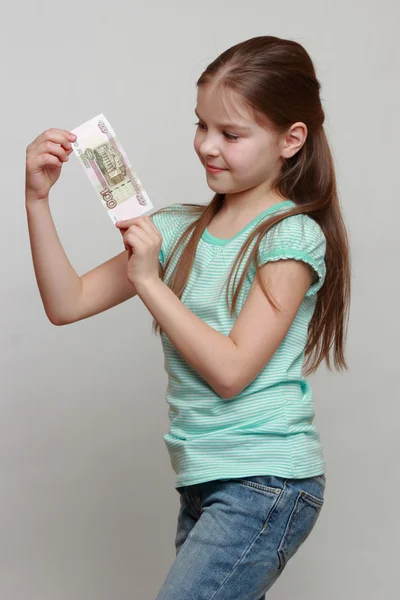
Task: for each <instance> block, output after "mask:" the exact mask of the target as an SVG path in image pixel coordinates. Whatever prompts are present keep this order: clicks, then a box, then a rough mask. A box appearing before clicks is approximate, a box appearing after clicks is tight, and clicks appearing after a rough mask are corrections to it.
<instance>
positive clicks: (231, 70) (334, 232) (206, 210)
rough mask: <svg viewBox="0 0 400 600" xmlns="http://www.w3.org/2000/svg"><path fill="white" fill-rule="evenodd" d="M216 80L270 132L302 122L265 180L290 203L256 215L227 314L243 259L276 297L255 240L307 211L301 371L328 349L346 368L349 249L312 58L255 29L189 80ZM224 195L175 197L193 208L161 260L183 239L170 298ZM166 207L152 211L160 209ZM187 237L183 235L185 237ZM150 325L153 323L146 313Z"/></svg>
mask: <svg viewBox="0 0 400 600" xmlns="http://www.w3.org/2000/svg"><path fill="white" fill-rule="evenodd" d="M214 81H216V82H217V84H218V85H219V86H222V87H223V89H228V90H231V91H234V92H236V93H237V94H239V95H240V96H241V98H242V100H243V101H244V103H245V104H246V106H247V107H248V108H249V109H250V110H251V111H252V112H253V114H254V116H255V119H257V120H258V119H259V118H261V119H263V118H265V117H266V118H267V119H268V121H269V123H270V124H271V126H272V127H273V128H274V129H275V131H276V132H277V133H278V134H281V133H284V132H285V131H287V130H288V129H289V128H290V126H291V125H292V124H293V123H295V122H297V121H301V122H303V123H305V125H306V126H307V130H308V134H307V138H306V141H305V143H304V144H303V146H302V147H301V148H300V150H299V151H298V152H296V153H295V154H294V156H292V157H290V158H288V159H284V164H283V167H282V169H281V171H280V173H279V175H278V176H277V177H276V179H275V180H274V181H273V183H272V189H273V190H275V191H276V192H277V194H278V195H279V196H281V197H282V199H290V200H292V201H293V202H295V204H296V206H295V207H293V208H292V209H290V210H286V211H285V212H284V214H282V213H281V214H276V215H272V216H270V217H269V218H268V220H267V221H265V220H263V221H262V222H261V223H260V224H259V225H258V226H257V227H256V228H255V229H254V231H253V232H252V234H251V235H250V236H249V238H248V239H247V240H246V242H245V243H244V244H243V246H242V248H241V250H240V252H239V253H238V255H237V257H236V260H235V262H234V264H233V267H232V269H231V272H230V274H229V279H228V286H227V294H226V301H227V305H228V308H229V309H230V314H231V316H233V314H234V313H235V310H236V303H237V299H238V296H239V292H240V289H241V287H242V285H243V282H244V280H245V277H246V271H247V268H248V267H249V266H250V263H252V264H253V261H254V259H256V260H255V262H254V265H255V268H256V271H255V277H257V281H258V283H259V284H260V286H261V288H262V290H263V292H264V294H265V296H266V297H267V299H268V300H269V301H270V302H271V304H272V305H273V306H274V308H275V309H277V306H276V304H275V303H274V301H273V299H272V298H271V296H270V294H269V293H268V291H267V290H266V288H265V286H264V284H263V282H262V278H261V276H260V274H259V269H260V265H259V262H258V247H259V244H260V241H261V239H262V237H263V236H264V235H265V234H266V233H267V231H268V230H269V229H270V228H271V227H273V226H274V225H275V224H276V223H278V222H280V221H282V220H283V219H285V218H287V217H289V216H292V215H297V214H305V215H308V216H309V217H311V218H312V219H314V220H315V221H316V222H317V223H318V224H319V226H320V227H321V229H322V231H323V232H324V235H325V238H326V255H325V264H326V277H325V281H324V284H323V286H322V287H321V288H320V290H319V291H318V292H317V300H316V304H315V309H314V313H313V316H312V319H311V321H310V324H309V328H308V339H307V344H306V346H305V350H304V352H305V359H306V363H305V366H306V370H305V373H306V374H308V373H312V372H313V371H316V369H317V368H318V366H319V364H320V363H321V362H322V361H323V360H325V361H326V364H327V367H328V369H329V370H332V367H331V361H330V351H331V348H332V346H333V360H334V365H335V368H336V369H337V370H340V369H347V368H348V367H347V364H346V361H345V358H344V344H345V339H346V336H347V326H348V318H349V306H350V279H351V268H350V252H349V243H348V238H347V233H346V227H345V224H344V221H343V217H342V214H341V211H340V205H339V198H338V192H337V185H336V176H335V168H334V162H333V157H332V153H331V150H330V147H329V144H328V140H327V137H326V133H325V131H324V127H323V123H324V120H325V113H324V110H323V108H322V105H321V100H320V95H319V91H320V87H321V86H320V83H319V81H318V79H317V77H316V74H315V69H314V65H313V63H312V60H311V58H310V56H309V55H308V53H307V52H306V50H305V49H304V48H303V46H301V44H299V43H297V42H295V41H292V40H286V39H281V38H278V37H273V36H259V37H254V38H252V39H249V40H246V41H244V42H241V43H239V44H236V45H235V46H233V47H231V48H229V49H228V50H226V51H225V52H223V53H222V54H221V55H220V56H218V57H217V58H216V59H215V60H214V61H213V62H212V63H211V64H210V65H209V66H208V67H207V68H206V70H205V71H204V72H203V73H202V75H201V77H200V78H199V80H198V81H197V87H200V86H204V85H206V84H209V83H211V82H214ZM223 202H224V195H223V194H218V193H217V194H215V195H214V197H213V199H212V200H211V202H210V203H209V204H207V205H201V204H185V203H184V204H182V206H185V207H187V210H188V213H189V214H192V215H196V216H197V218H196V219H195V220H194V221H193V220H192V219H191V223H190V225H189V226H188V227H187V228H186V229H185V231H184V232H183V233H182V235H181V236H180V238H179V239H178V240H177V242H176V244H175V246H174V248H173V250H172V252H171V253H170V255H169V257H168V260H167V262H166V265H165V270H164V275H163V279H164V276H165V272H166V270H167V269H168V266H169V264H170V262H171V260H172V259H173V256H174V255H175V253H176V251H177V250H178V248H179V247H180V244H181V243H183V244H184V248H183V251H182V253H181V256H180V257H179V260H178V262H177V264H176V266H175V268H174V270H173V272H172V273H171V275H170V277H169V278H168V286H169V287H170V288H171V290H172V291H173V292H174V293H175V294H176V296H177V297H178V298H181V297H182V293H183V291H184V289H185V286H186V284H187V281H188V279H189V274H190V271H191V267H192V264H193V260H194V256H195V253H196V248H197V244H198V243H199V240H200V238H201V236H202V234H203V232H204V230H205V228H206V227H207V226H208V225H209V223H210V222H211V221H212V219H213V217H214V216H215V215H216V214H217V212H218V211H219V209H220V208H221V206H222V204H223ZM167 210H168V207H165V208H162V209H160V210H159V211H157V213H158V212H161V211H167ZM187 238H189V239H188V241H187V242H186V240H187ZM254 238H256V242H255V244H254V247H253V248H252V250H251V252H250V253H249V257H248V260H247V263H246V266H245V268H244V270H243V273H242V275H241V277H240V280H239V283H238V285H237V287H236V289H235V292H234V295H233V297H232V304H231V306H230V307H229V300H228V290H229V284H230V282H231V279H232V276H233V272H234V270H235V268H236V266H237V265H238V266H240V262H241V261H242V260H243V257H244V255H245V253H246V251H247V249H248V248H249V246H250V244H251V243H252V241H253V240H254ZM153 331H154V332H155V333H161V332H162V330H161V327H160V325H159V324H158V323H157V321H156V320H155V319H154V320H153Z"/></svg>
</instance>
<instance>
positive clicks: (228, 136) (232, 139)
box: [195, 121, 240, 142]
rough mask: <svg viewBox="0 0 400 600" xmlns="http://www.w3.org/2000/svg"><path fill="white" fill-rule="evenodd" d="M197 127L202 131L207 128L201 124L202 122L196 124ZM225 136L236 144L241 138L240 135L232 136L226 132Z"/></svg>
mask: <svg viewBox="0 0 400 600" xmlns="http://www.w3.org/2000/svg"><path fill="white" fill-rule="evenodd" d="M195 125H197V127H200V129H202V128H203V127H205V126H204V124H203V123H200V121H198V122H197V123H195ZM224 136H225V137H226V138H227V139H228V140H231V141H234V142H236V140H238V139H239V137H240V136H238V135H233V134H231V133H226V132H225V131H224Z"/></svg>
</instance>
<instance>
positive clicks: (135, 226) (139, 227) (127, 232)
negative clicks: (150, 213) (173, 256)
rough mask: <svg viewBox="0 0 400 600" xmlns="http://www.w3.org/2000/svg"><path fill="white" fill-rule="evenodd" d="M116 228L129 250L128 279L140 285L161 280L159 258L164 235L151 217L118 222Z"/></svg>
mask: <svg viewBox="0 0 400 600" xmlns="http://www.w3.org/2000/svg"><path fill="white" fill-rule="evenodd" d="M115 225H116V227H118V229H119V230H120V233H121V235H122V237H123V240H124V245H125V248H126V250H128V252H129V255H128V258H129V260H128V273H127V276H128V279H129V281H130V282H131V283H132V284H134V285H138V284H140V283H142V282H143V281H147V280H151V279H159V278H160V277H159V272H158V257H159V254H160V249H161V243H162V239H163V238H162V235H161V234H160V232H159V231H158V229H157V227H156V226H155V225H154V223H153V221H152V220H151V219H150V217H147V216H143V215H142V216H140V217H136V218H135V219H127V220H126V221H118V222H117V223H116V224H115Z"/></svg>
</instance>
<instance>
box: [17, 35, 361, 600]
mask: <svg viewBox="0 0 400 600" xmlns="http://www.w3.org/2000/svg"><path fill="white" fill-rule="evenodd" d="M197 86H198V96H197V107H196V114H197V117H198V119H199V121H198V122H197V123H196V125H197V131H196V135H195V140H194V148H195V151H196V153H197V155H198V157H199V159H200V162H201V163H202V165H203V166H204V167H205V170H206V176H207V183H208V185H209V187H210V188H211V189H212V190H213V191H214V192H215V195H214V197H213V199H212V200H211V202H210V203H209V204H207V205H191V204H177V203H176V204H172V205H171V206H169V207H167V208H164V209H161V210H159V211H157V212H155V213H153V215H152V216H151V217H147V216H142V217H139V218H136V219H131V220H128V221H124V222H121V223H118V224H117V226H118V227H119V229H120V231H121V234H122V236H123V241H124V245H125V249H126V250H125V251H124V252H122V253H121V254H119V255H118V256H115V257H114V258H112V259H111V260H109V261H107V262H105V263H104V264H102V265H100V266H98V267H97V268H95V269H93V270H92V271H90V272H88V273H86V274H85V275H83V276H82V277H79V276H78V275H77V273H76V272H75V271H74V269H73V268H72V266H71V265H70V263H69V261H68V259H67V257H66V255H65V253H64V250H63V248H62V246H61V244H60V241H59V239H58V237H57V234H56V230H55V227H54V224H53V221H52V217H51V214H50V210H49V190H50V188H51V187H52V185H54V183H55V182H56V181H57V179H58V177H59V176H60V172H61V168H62V164H63V162H65V161H66V160H68V157H69V154H70V153H71V142H72V141H73V140H74V136H73V135H71V134H70V133H69V132H68V131H64V130H61V129H50V130H48V131H46V132H45V133H43V134H42V135H40V136H39V137H38V138H36V140H34V141H33V142H32V144H30V145H29V146H28V148H27V160H26V208H27V216H28V226H29V233H30V241H31V248H32V257H33V263H34V268H35V273H36V277H37V282H38V286H39V290H40V293H41V297H42V300H43V304H44V308H45V310H46V314H47V316H48V318H49V319H50V321H51V322H52V323H54V324H55V325H64V324H67V323H73V322H76V321H79V320H81V319H85V318H87V317H90V316H92V315H95V314H97V313H100V312H101V311H104V310H107V309H109V308H111V307H112V306H115V305H117V304H119V303H121V302H123V301H125V300H128V299H129V298H132V297H133V296H135V295H138V296H139V297H140V299H141V300H142V302H144V304H145V305H146V307H147V308H148V310H149V311H150V312H151V314H152V315H153V317H154V322H153V327H154V330H155V331H156V332H159V333H160V334H161V339H162V345H163V349H164V353H165V368H166V371H167V373H168V376H169V382H168V388H167V394H166V399H167V402H168V404H169V417H170V421H171V426H170V430H169V433H168V434H166V435H165V436H164V440H165V443H166V446H167V448H168V451H169V453H170V459H171V465H172V467H173V469H174V470H175V472H176V474H177V480H176V486H175V487H176V489H177V491H178V492H179V497H180V512H179V517H178V525H177V533H176V539H175V547H176V559H175V561H174V563H173V565H172V567H171V570H170V572H169V573H168V576H167V578H166V581H165V582H164V584H163V586H162V588H161V590H160V592H159V594H158V595H157V600H178V599H179V600H211V599H213V600H228V599H229V600H258V599H262V598H264V597H265V596H264V594H265V593H266V592H267V590H268V589H269V588H270V587H271V585H272V584H273V583H274V582H275V581H276V579H277V578H278V577H279V576H280V574H281V573H282V571H283V569H284V568H285V565H286V564H287V562H288V560H289V559H290V558H291V557H292V556H293V555H294V554H295V552H296V551H297V550H298V548H299V547H300V546H301V544H303V543H304V541H305V540H306V538H307V537H308V535H309V534H310V532H311V530H312V529H313V527H314V526H315V523H316V521H317V519H318V517H319V515H320V512H321V508H322V505H323V502H324V490H325V483H326V479H325V465H324V458H323V453H322V449H321V443H320V438H319V434H318V431H317V429H316V427H315V426H314V424H313V419H314V404H313V393H312V389H311V386H310V384H309V382H308V381H307V379H306V378H305V376H304V375H303V367H305V366H307V367H308V368H307V369H304V374H308V373H311V372H313V371H315V370H316V369H317V367H318V365H319V364H320V363H321V362H322V361H323V360H325V361H326V363H327V366H328V368H329V369H331V363H330V350H331V349H333V354H334V363H335V367H336V368H337V369H347V365H346V362H345V359H344V341H345V326H346V325H347V318H348V307H349V297H350V261H349V248H348V240H347V234H346V230H345V226H344V223H343V219H342V215H341V213H340V207H339V201H338V194H337V190H336V181H335V172H334V165H333V160H332V155H331V152H330V149H329V146H328V142H327V138H326V134H325V131H324V127H323V123H324V117H325V115H324V111H323V108H322V106H321V100H320V96H319V90H320V84H319V82H318V80H317V78H316V74H315V70H314V66H313V63H312V61H311V59H310V57H309V55H308V54H307V52H306V51H305V49H304V48H303V47H302V46H301V45H300V44H298V43H296V42H294V41H291V40H285V39H280V38H277V37H272V36H261V37H256V38H253V39H250V40H247V41H244V42H242V43H239V44H237V45H235V46H233V47H232V48H229V49H228V50H226V51H225V52H223V53H222V54H221V55H220V56H219V57H218V58H217V59H216V60H214V61H213V62H212V63H211V64H210V65H209V66H208V67H207V69H206V70H205V72H204V73H203V74H202V75H201V77H200V79H199V80H198V82H197ZM178 160H179V157H178V156H177V157H175V162H176V161H178ZM233 276H234V277H233ZM232 279H233V285H232ZM237 280H238V283H237V285H236V282H237ZM305 359H307V363H306V365H304V364H303V363H304V361H305Z"/></svg>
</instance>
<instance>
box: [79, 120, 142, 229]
mask: <svg viewBox="0 0 400 600" xmlns="http://www.w3.org/2000/svg"><path fill="white" fill-rule="evenodd" d="M71 131H72V133H74V134H75V135H76V137H77V139H76V141H75V142H73V144H72V148H73V150H74V153H75V155H76V156H77V158H78V160H79V162H80V163H81V165H82V167H83V168H84V169H85V171H86V174H87V176H88V177H89V180H90V183H91V184H92V185H93V187H94V189H95V191H96V193H97V196H98V197H99V199H100V200H101V203H102V204H103V206H104V208H105V209H106V211H107V212H108V215H109V217H110V219H111V220H112V221H113V223H116V222H117V221H123V220H125V219H133V218H135V217H139V216H140V215H142V214H144V213H145V212H147V211H149V210H151V209H152V208H154V207H153V204H152V203H151V200H150V199H149V197H148V195H147V194H146V191H145V190H144V188H143V186H142V184H141V182H140V180H139V178H138V176H137V174H136V173H135V171H134V170H133V168H132V165H131V163H130V161H129V158H128V156H127V155H126V153H125V152H124V150H123V148H122V146H121V144H120V142H119V140H118V138H117V136H116V135H115V132H114V130H113V128H112V127H111V125H110V123H109V122H108V121H107V119H106V118H105V116H104V115H103V114H100V115H98V116H97V117H94V118H93V119H90V121H87V122H86V123H84V124H83V125H80V126H79V127H77V128H76V129H72V130H71Z"/></svg>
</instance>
